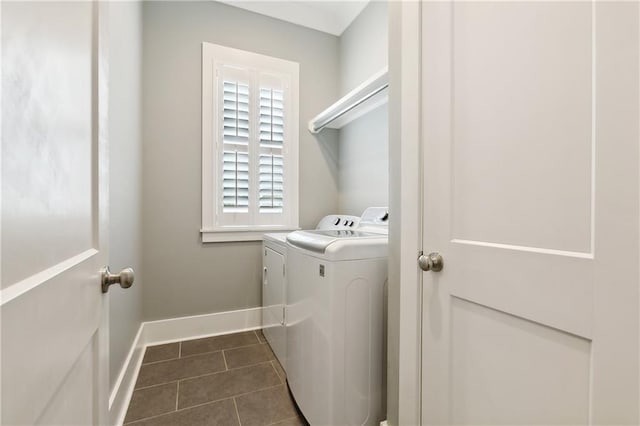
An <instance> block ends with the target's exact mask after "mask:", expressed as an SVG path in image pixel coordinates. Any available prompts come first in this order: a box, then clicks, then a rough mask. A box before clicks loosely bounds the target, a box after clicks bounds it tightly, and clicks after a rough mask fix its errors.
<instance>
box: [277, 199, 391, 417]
mask: <svg viewBox="0 0 640 426" xmlns="http://www.w3.org/2000/svg"><path fill="white" fill-rule="evenodd" d="M388 218H389V214H388V211H387V208H374V207H372V208H369V209H367V210H366V211H365V212H364V214H363V215H362V218H361V220H360V224H359V225H358V226H357V227H356V228H355V229H353V230H330V231H321V230H314V231H296V232H292V233H290V234H289V235H288V236H287V243H288V248H287V261H286V264H287V274H288V276H287V338H286V341H287V348H286V351H287V380H288V383H289V388H290V389H291V392H292V394H293V396H294V399H295V400H296V403H297V404H298V407H299V408H300V410H301V411H302V413H303V414H304V416H305V417H306V419H307V421H309V423H310V424H311V425H313V426H316V425H335V426H337V425H377V424H379V422H380V421H381V420H383V416H384V413H383V412H382V406H383V404H382V374H383V369H384V366H383V363H382V360H383V353H382V351H383V304H384V298H383V294H384V285H385V282H386V280H387V247H388V244H387V234H388V225H387V223H388Z"/></svg>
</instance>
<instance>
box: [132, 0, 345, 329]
mask: <svg viewBox="0 0 640 426" xmlns="http://www.w3.org/2000/svg"><path fill="white" fill-rule="evenodd" d="M143 23H144V25H143V27H144V30H143V34H144V35H143V44H144V51H143V93H144V96H143V130H144V148H143V235H144V237H143V269H144V271H145V283H146V285H145V288H144V302H143V306H144V316H145V318H146V319H148V320H153V319H161V318H173V317H180V316H187V315H197V314H205V313H211V312H219V311H230V310H235V309H243V308H249V307H256V306H260V305H261V293H260V291H261V286H260V279H261V263H262V260H261V259H262V257H261V251H260V247H261V244H260V243H258V242H249V243H215V244H202V243H201V242H200V232H199V230H200V226H201V192H200V191H201V183H200V181H201V166H200V165H201V137H200V135H201V118H200V117H201V108H200V100H201V43H202V42H203V41H207V42H211V43H217V44H221V45H225V46H229V47H234V48H238V49H243V50H249V51H253V52H257V53H262V54H266V55H271V56H275V57H280V58H283V59H287V60H292V61H296V62H298V63H300V226H301V227H303V228H309V227H314V226H315V225H316V223H317V222H318V220H320V218H322V216H324V215H326V214H329V213H334V212H336V211H337V210H338V146H337V132H335V131H329V132H323V133H322V134H321V135H320V136H319V137H313V136H311V135H310V134H309V132H308V131H307V130H306V129H307V122H308V120H309V119H311V118H312V117H313V116H314V115H315V114H317V113H318V112H320V111H321V110H322V109H323V108H325V107H326V106H327V105H329V104H331V103H332V102H333V101H334V100H335V99H337V97H338V38H337V37H335V36H331V35H328V34H325V33H321V32H318V31H314V30H310V29H307V28H303V27H300V26H297V25H293V24H289V23H286V22H283V21H279V20H276V19H272V18H268V17H265V16H262V15H258V14H255V13H251V12H247V11H244V10H241V9H238V8H234V7H231V6H227V5H224V4H221V3H216V2H189V1H180V2H152V1H149V2H145V3H144V6H143Z"/></svg>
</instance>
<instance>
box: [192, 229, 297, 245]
mask: <svg viewBox="0 0 640 426" xmlns="http://www.w3.org/2000/svg"><path fill="white" fill-rule="evenodd" d="M298 229H300V228H289V227H282V226H280V227H277V226H270V227H263V228H259V229H255V228H254V229H245V230H229V231H214V230H211V229H201V230H200V233H201V234H202V242H203V243H224V242H234V241H262V240H263V239H264V234H268V233H270V232H293V231H297V230H298Z"/></svg>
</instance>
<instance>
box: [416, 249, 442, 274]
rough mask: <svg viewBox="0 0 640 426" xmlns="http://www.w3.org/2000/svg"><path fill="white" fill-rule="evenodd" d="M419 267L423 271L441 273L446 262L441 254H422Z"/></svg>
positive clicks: (419, 258)
mask: <svg viewBox="0 0 640 426" xmlns="http://www.w3.org/2000/svg"><path fill="white" fill-rule="evenodd" d="M418 265H419V266H420V269H422V270H423V271H433V272H440V271H442V268H443V267H444V260H443V259H442V256H441V255H440V253H429V254H428V255H426V256H425V255H424V254H421V255H420V257H418Z"/></svg>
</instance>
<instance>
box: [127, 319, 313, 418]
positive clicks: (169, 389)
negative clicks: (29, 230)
mask: <svg viewBox="0 0 640 426" xmlns="http://www.w3.org/2000/svg"><path fill="white" fill-rule="evenodd" d="M285 380H286V378H285V375H284V371H283V370H282V367H281V366H280V363H279V362H278V361H277V359H276V357H275V356H274V355H273V352H272V351H271V348H270V347H269V345H268V344H267V343H266V340H265V338H264V335H263V334H262V332H261V331H259V330H258V331H255V332H254V331H248V332H243V333H235V334H227V335H224V336H215V337H208V338H204V339H197V340H187V341H184V342H178V343H169V344H166V345H159V346H150V347H148V348H147V350H146V352H145V354H144V359H143V361H142V368H141V369H140V373H139V374H138V380H137V382H136V389H135V391H134V392H133V396H132V397H131V402H130V403H129V410H128V411H127V415H126V417H125V420H124V423H125V424H126V425H132V426H133V425H136V426H138V425H145V426H151V425H166V426H182V425H185V426H186V425H189V426H200V425H202V426H204V425H207V426H208V425H225V426H226V425H241V426H251V425H278V426H301V425H306V424H307V423H306V422H305V420H304V418H303V417H302V416H301V415H300V414H299V413H298V412H297V410H296V406H295V404H294V402H293V399H292V398H291V395H290V394H289V391H288V389H287V385H286V382H285Z"/></svg>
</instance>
